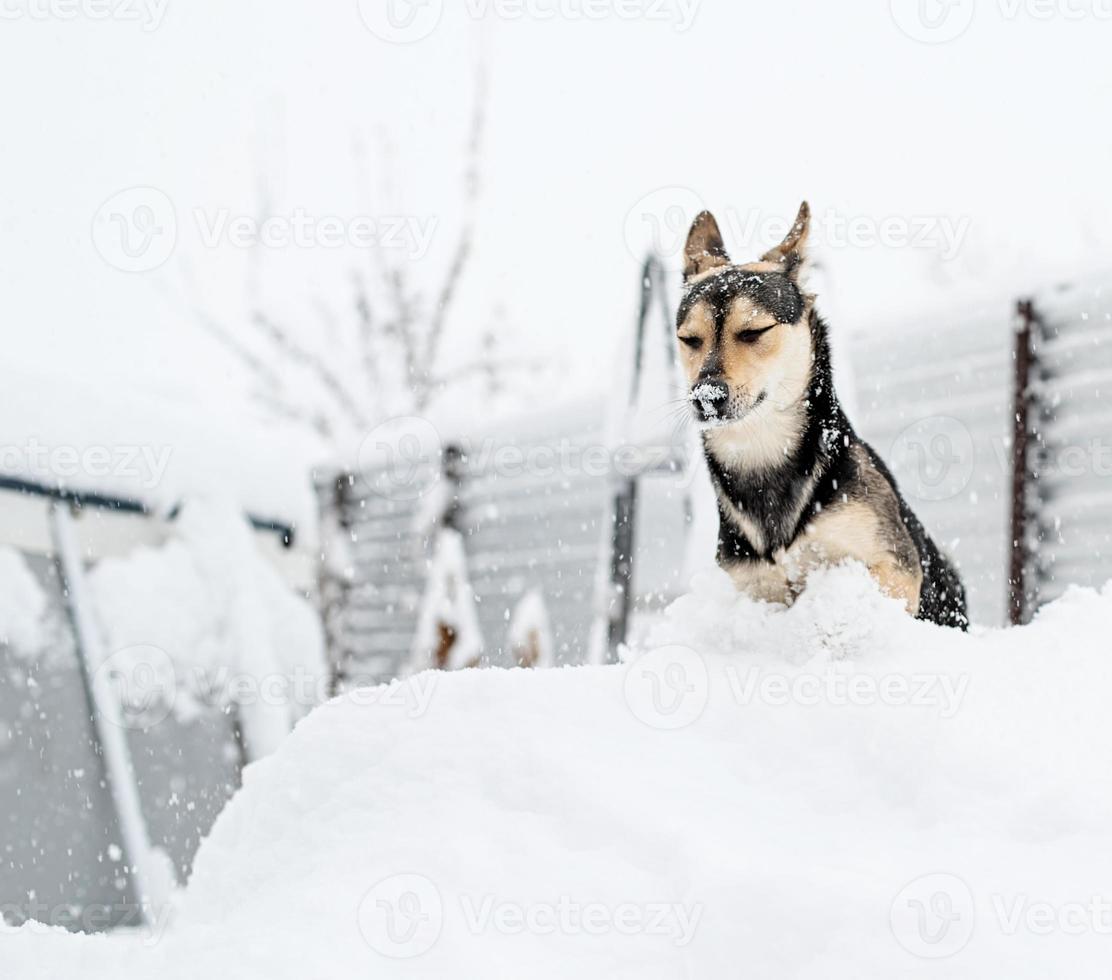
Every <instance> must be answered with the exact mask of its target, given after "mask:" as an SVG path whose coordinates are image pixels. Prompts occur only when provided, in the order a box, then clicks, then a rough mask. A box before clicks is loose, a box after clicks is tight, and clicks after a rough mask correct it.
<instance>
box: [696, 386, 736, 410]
mask: <svg viewBox="0 0 1112 980" xmlns="http://www.w3.org/2000/svg"><path fill="white" fill-rule="evenodd" d="M729 395H730V393H729V392H728V391H727V390H726V386H725V385H724V384H722V382H721V381H703V382H701V383H700V384H697V385H696V386H695V387H694V388H693V389H692V390H691V401H692V402H693V403H694V405H695V411H696V413H697V414H698V415H699V417H700V418H702V419H716V418H718V417H719V415H720V414H721V411H722V409H723V408H725V405H726V399H727V398H728V397H729Z"/></svg>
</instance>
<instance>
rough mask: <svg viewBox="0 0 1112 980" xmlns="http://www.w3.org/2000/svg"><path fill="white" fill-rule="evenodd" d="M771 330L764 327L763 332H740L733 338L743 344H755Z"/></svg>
mask: <svg viewBox="0 0 1112 980" xmlns="http://www.w3.org/2000/svg"><path fill="white" fill-rule="evenodd" d="M771 329H772V327H765V328H764V329H763V330H740V331H738V333H736V334H735V335H734V337H735V339H737V340H740V341H741V342H742V343H743V344H755V343H756V342H757V341H758V340H760V339H761V337H763V336H764V335H765V334H766V333H768V332H769V331H770V330H771Z"/></svg>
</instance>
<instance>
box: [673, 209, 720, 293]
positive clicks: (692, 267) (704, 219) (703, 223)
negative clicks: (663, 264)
mask: <svg viewBox="0 0 1112 980" xmlns="http://www.w3.org/2000/svg"><path fill="white" fill-rule="evenodd" d="M729 264H730V257H729V256H728V255H727V254H726V245H725V243H724V242H723V241H722V232H720V231H719V230H718V222H717V221H715V220H714V215H713V214H711V213H710V212H709V211H703V212H702V213H701V214H700V215H699V216H698V217H697V218H696V219H695V220H694V222H692V224H691V231H689V232H688V233H687V247H686V248H685V249H684V264H683V277H684V279H690V278H692V276H698V275H701V274H702V273H704V272H709V271H710V270H711V269H717V268H718V267H719V266H721V265H729Z"/></svg>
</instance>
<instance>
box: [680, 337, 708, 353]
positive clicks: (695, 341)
mask: <svg viewBox="0 0 1112 980" xmlns="http://www.w3.org/2000/svg"><path fill="white" fill-rule="evenodd" d="M680 342H681V343H683V344H687V346H688V347H690V348H691V349H692V350H698V349H699V348H700V347H702V346H703V338H702V337H680Z"/></svg>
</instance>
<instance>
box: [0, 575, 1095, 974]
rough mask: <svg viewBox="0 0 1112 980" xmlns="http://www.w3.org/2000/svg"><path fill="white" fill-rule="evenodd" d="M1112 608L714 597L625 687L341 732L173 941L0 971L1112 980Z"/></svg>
mask: <svg viewBox="0 0 1112 980" xmlns="http://www.w3.org/2000/svg"><path fill="white" fill-rule="evenodd" d="M1110 634H1112V590H1110V589H1109V588H1106V589H1105V590H1104V592H1103V593H1100V594H1097V593H1095V592H1093V591H1086V590H1075V591H1072V592H1070V593H1069V594H1068V595H1067V596H1065V597H1064V598H1063V599H1061V600H1059V601H1058V602H1057V603H1055V604H1054V605H1053V606H1051V607H1048V608H1047V609H1046V610H1044V612H1043V613H1042V615H1040V616H1039V618H1038V619H1037V621H1036V622H1035V623H1034V624H1032V625H1031V626H1029V627H1024V628H1020V629H1014V630H1010V631H993V632H985V633H980V634H976V635H965V634H961V633H957V632H953V631H947V630H943V629H941V628H939V627H935V626H931V625H929V624H924V623H919V622H915V621H913V620H910V619H909V618H907V617H906V616H905V615H904V614H903V612H902V611H901V610H900V608H899V607H898V606H897V605H896V603H894V602H893V601H891V600H889V599H887V598H885V597H883V596H882V595H881V594H880V593H879V592H877V590H876V589H875V588H874V586H873V585H872V583H871V582H870V581H869V580H868V578H867V576H865V574H864V572H863V570H862V569H859V568H855V567H844V568H835V569H830V570H827V571H825V572H823V573H821V574H819V575H817V576H816V577H815V578H814V579H813V580H812V584H811V586H810V588H809V589H808V591H807V593H806V594H805V595H804V596H803V597H802V598H801V599H800V600H799V602H798V603H797V604H796V605H795V606H794V607H792V608H790V609H783V608H780V607H773V606H766V605H760V604H756V603H753V602H751V601H749V600H747V599H745V598H743V597H739V596H737V595H736V594H735V593H734V592H733V589H732V587H731V586H730V585H729V583H728V581H726V580H725V579H724V577H721V576H717V575H715V576H710V577H707V578H705V579H703V580H701V581H700V582H698V583H697V585H696V588H695V591H694V592H693V593H692V594H691V595H689V596H687V597H685V598H683V599H681V600H680V601H679V602H677V603H676V604H675V605H674V606H673V607H672V608H671V609H670V610H669V611H668V614H667V615H666V617H665V618H664V619H663V621H662V622H661V623H659V624H658V625H657V627H656V628H655V630H654V632H653V635H652V637H651V642H650V643H649V644H646V648H645V649H646V650H648V651H649V652H645V653H643V655H638V654H640V653H641V652H640V651H636V652H634V653H633V654H631V658H630V661H629V662H628V663H627V664H624V665H621V666H614V667H596V668H569V669H563V670H548V671H527V670H516V671H495V670H485V671H465V672H461V673H455V674H431V673H426V674H422V675H419V676H417V677H414V678H411V679H410V680H408V681H406V682H405V683H403V684H396V685H393V686H391V687H388V688H380V689H377V690H375V691H373V692H358V693H356V694H354V695H352V696H349V697H347V698H344V699H339V700H336V701H333V702H331V703H330V704H328V705H325V706H323V707H321V708H318V709H317V710H316V711H314V712H313V713H312V714H311V715H309V717H308V718H306V719H305V720H304V721H302V722H301V723H300V724H299V725H298V727H297V729H296V730H295V732H294V733H293V735H291V736H290V737H289V738H288V739H287V740H286V741H285V742H284V743H283V745H282V746H281V748H280V749H279V751H278V752H277V753H276V754H275V755H273V756H270V757H268V758H267V759H264V760H263V761H261V762H259V763H257V764H255V765H253V766H251V767H250V768H249V769H248V771H247V778H246V785H245V787H244V789H243V790H242V791H241V792H240V793H239V794H238V795H237V796H236V798H235V799H234V800H233V801H232V802H231V803H230V804H229V806H228V808H227V810H226V811H225V813H224V814H223V815H222V816H221V818H220V820H219V821H218V823H217V825H216V827H215V828H214V830H213V833H212V835H211V837H210V838H209V839H208V840H207V841H206V842H205V844H204V845H203V847H202V849H201V851H200V853H199V855H198V858H197V862H196V870H195V873H194V876H193V879H192V881H191V882H190V884H189V886H188V887H187V889H186V890H185V891H184V892H183V893H182V894H181V895H180V897H179V900H178V902H177V906H176V908H175V909H174V915H173V917H172V921H171V922H169V924H168V925H167V924H166V923H164V922H160V924H159V927H158V928H156V929H154V930H153V931H150V932H148V933H143V932H140V933H138V934H136V935H135V936H131V937H127V938H121V937H118V936H114V937H107V938H106V937H73V936H66V935H61V934H58V933H48V932H46V931H45V930H43V929H41V928H35V927H24V928H23V929H21V930H18V931H15V932H10V933H9V934H7V935H4V936H0V973H2V974H3V976H5V977H11V978H16V980H30V978H39V977H50V978H57V977H66V978H75V980H76V978H78V977H82V978H84V977H96V978H101V977H104V978H108V977H113V978H120V977H123V978H131V977H134V978H138V977H148V976H157V977H159V978H160V980H174V978H201V977H209V976H224V975H234V976H236V977H241V978H256V977H257V978H260V980H261V978H267V980H284V978H291V980H293V978H296V980H307V978H341V977H353V976H376V977H380V976H381V977H391V976H397V977H436V978H446V977H484V978H498V977H514V978H520V977H529V978H546V977H554V978H555V977H560V978H567V977H576V978H581V980H587V978H594V977H599V978H603V977H605V978H615V977H630V978H634V977H636V978H638V980H645V978H662V980H663V978H668V980H675V978H677V977H693V978H694V977H698V978H717V977H722V978H726V977H730V978H733V977H740V976H745V977H770V978H771V977H775V978H787V977H807V978H823V980H831V978H840V977H854V978H861V977H877V978H880V977H884V978H888V977H905V976H906V977H915V976H926V975H937V976H942V975H944V976H946V977H969V978H978V980H979V978H983V977H986V976H1008V977H1012V978H1016V977H1040V978H1041V977H1046V976H1070V977H1074V978H1077V977H1098V976H1100V977H1106V976H1107V972H1108V963H1109V962H1110V955H1112V954H1110V953H1109V944H1110V943H1112V936H1110V933H1112V847H1110V846H1109V843H1110V833H1112V831H1110V830H1109V828H1110V827H1112V780H1110V776H1112V760H1110V752H1112V748H1110V747H1112V715H1110V713H1109V711H1108V705H1109V703H1110V701H1112V659H1110V658H1109V656H1108V637H1109V635H1110Z"/></svg>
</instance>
